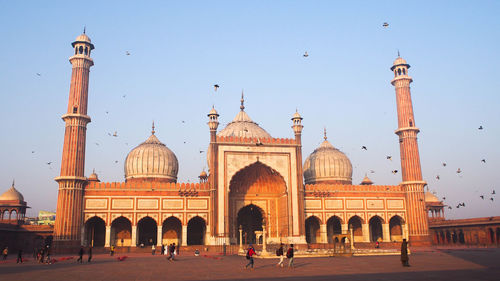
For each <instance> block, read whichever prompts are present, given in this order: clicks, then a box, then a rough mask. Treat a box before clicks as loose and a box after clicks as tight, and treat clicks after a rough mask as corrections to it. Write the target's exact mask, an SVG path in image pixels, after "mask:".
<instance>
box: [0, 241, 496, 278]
mask: <svg viewBox="0 0 500 281" xmlns="http://www.w3.org/2000/svg"><path fill="white" fill-rule="evenodd" d="M119 256H123V255H115V256H114V257H110V256H109V255H103V254H99V255H94V261H93V262H92V263H90V264H89V263H86V262H85V263H83V264H79V263H76V257H73V259H70V260H65V261H59V262H56V263H55V264H51V265H45V264H44V265H40V264H37V263H35V262H34V261H33V259H32V258H29V260H28V261H27V262H26V263H24V264H16V263H15V256H14V255H10V256H9V259H8V260H7V261H2V260H0V279H1V280H16V281H22V280H37V281H42V280H92V281H98V280H106V281H109V280H453V281H456V280H499V278H500V262H499V260H500V249H466V248H464V249H440V250H436V249H427V250H422V251H417V252H414V253H413V254H412V255H411V256H410V264H411V267H409V268H404V267H402V266H401V263H400V261H399V256H365V257H330V258H297V259H296V260H295V268H294V269H288V268H276V267H275V264H276V262H277V259H259V258H257V259H255V269H254V270H245V269H244V268H243V267H244V265H245V263H246V259H245V258H244V257H240V256H217V255H201V256H199V257H195V256H193V255H191V254H188V253H187V252H185V253H181V255H180V256H179V257H178V259H177V260H176V261H174V262H169V261H167V260H166V258H165V256H159V255H156V256H152V255H151V254H145V253H141V254H130V255H128V256H127V258H126V259H125V260H124V261H118V260H117V257H119ZM55 258H56V259H60V258H61V257H55ZM85 260H86V259H85Z"/></svg>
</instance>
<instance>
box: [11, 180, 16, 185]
mask: <svg viewBox="0 0 500 281" xmlns="http://www.w3.org/2000/svg"><path fill="white" fill-rule="evenodd" d="M15 184H16V180H15V179H12V187H14V185H15Z"/></svg>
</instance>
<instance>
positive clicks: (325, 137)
mask: <svg viewBox="0 0 500 281" xmlns="http://www.w3.org/2000/svg"><path fill="white" fill-rule="evenodd" d="M323 135H324V136H323V138H324V139H325V140H327V139H328V137H327V136H326V127H325V128H323Z"/></svg>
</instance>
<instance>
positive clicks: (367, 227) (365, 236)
mask: <svg viewBox="0 0 500 281" xmlns="http://www.w3.org/2000/svg"><path fill="white" fill-rule="evenodd" d="M361 230H362V231H363V242H370V225H369V224H367V223H363V224H361Z"/></svg>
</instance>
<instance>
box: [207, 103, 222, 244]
mask: <svg viewBox="0 0 500 281" xmlns="http://www.w3.org/2000/svg"><path fill="white" fill-rule="evenodd" d="M207 116H208V123H207V124H208V127H209V129H210V145H209V147H208V153H207V155H208V157H209V159H208V165H209V166H208V173H209V174H208V184H209V187H210V208H211V211H212V214H211V216H210V217H211V220H212V221H211V222H210V233H211V234H212V235H215V234H216V233H217V232H216V230H217V212H218V207H217V206H218V205H217V204H218V203H217V189H216V187H217V128H218V127H219V114H218V113H217V110H215V108H214V107H213V106H212V109H211V110H210V112H209V113H208V115H207Z"/></svg>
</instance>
